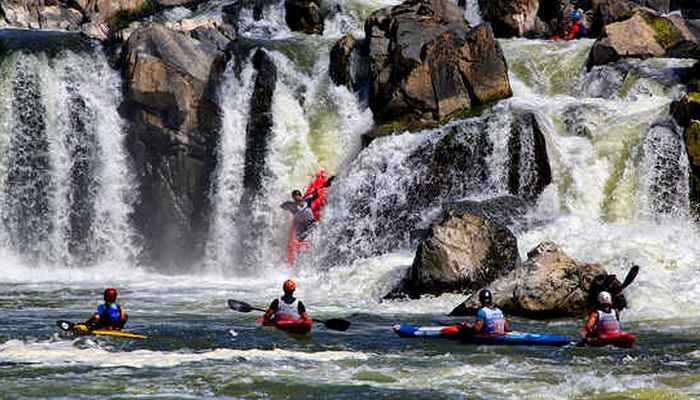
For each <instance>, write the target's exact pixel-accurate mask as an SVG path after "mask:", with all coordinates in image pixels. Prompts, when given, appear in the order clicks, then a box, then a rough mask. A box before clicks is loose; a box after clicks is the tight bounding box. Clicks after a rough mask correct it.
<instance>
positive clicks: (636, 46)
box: [588, 10, 700, 68]
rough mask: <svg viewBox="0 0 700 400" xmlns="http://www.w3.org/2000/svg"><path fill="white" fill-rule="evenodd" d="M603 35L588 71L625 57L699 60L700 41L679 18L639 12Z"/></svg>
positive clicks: (611, 26) (606, 29)
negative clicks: (595, 66)
mask: <svg viewBox="0 0 700 400" xmlns="http://www.w3.org/2000/svg"><path fill="white" fill-rule="evenodd" d="M603 35H604V36H603V37H602V38H600V39H598V41H597V42H596V43H595V45H594V46H593V48H592V49H591V54H590V56H589V60H588V66H589V68H590V67H591V66H594V65H603V64H607V63H611V62H615V61H617V60H619V59H621V58H623V57H633V58H650V57H678V58H689V57H690V58H692V57H700V47H699V45H700V40H699V39H698V38H697V37H696V35H695V34H694V33H693V32H692V31H691V30H690V29H689V28H688V26H687V25H686V23H685V21H684V20H683V18H681V17H679V16H677V15H671V16H669V17H662V16H659V15H655V14H654V13H652V12H650V11H645V10H638V11H637V12H636V13H635V14H634V16H633V17H631V18H629V19H627V20H625V21H622V22H616V23H612V24H608V25H606V26H605V28H604V29H603Z"/></svg>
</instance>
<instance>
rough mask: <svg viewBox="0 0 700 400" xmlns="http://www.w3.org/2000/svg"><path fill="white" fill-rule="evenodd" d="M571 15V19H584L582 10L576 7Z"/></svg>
mask: <svg viewBox="0 0 700 400" xmlns="http://www.w3.org/2000/svg"><path fill="white" fill-rule="evenodd" d="M569 17H571V19H572V20H574V21H580V20H582V19H583V13H582V12H581V10H578V9H576V10H573V11H571V14H570V15H569Z"/></svg>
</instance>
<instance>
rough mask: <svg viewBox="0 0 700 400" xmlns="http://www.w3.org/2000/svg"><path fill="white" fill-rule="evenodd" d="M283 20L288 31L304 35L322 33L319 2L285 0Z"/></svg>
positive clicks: (317, 0) (311, 0)
mask: <svg viewBox="0 0 700 400" xmlns="http://www.w3.org/2000/svg"><path fill="white" fill-rule="evenodd" d="M284 10H285V15H284V19H285V21H286V22H287V25H288V26H289V29H291V30H293V31H298V32H304V33H309V34H311V33H318V34H321V33H323V16H322V15H321V0H285V1H284Z"/></svg>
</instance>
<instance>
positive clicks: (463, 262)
mask: <svg viewBox="0 0 700 400" xmlns="http://www.w3.org/2000/svg"><path fill="white" fill-rule="evenodd" d="M519 261H520V256H519V254H518V244H517V241H516V239H515V236H514V235H513V233H511V232H510V231H509V230H508V229H507V228H505V227H504V226H502V225H499V224H497V223H495V222H493V221H491V220H490V219H488V218H486V217H484V216H481V215H476V214H469V213H463V214H456V213H453V212H450V211H448V212H446V213H445V216H444V218H443V220H442V222H440V223H439V224H436V225H433V226H431V228H430V232H429V234H428V238H427V239H426V240H424V241H423V242H422V243H421V244H420V245H419V246H418V250H417V251H416V257H415V259H414V261H413V265H412V266H411V268H410V270H409V271H408V273H407V275H406V277H405V278H404V279H403V280H402V282H401V283H400V284H399V286H398V287H397V288H396V289H394V291H393V292H392V293H390V294H389V296H388V297H397V296H399V295H402V294H405V295H408V296H410V297H412V298H417V297H420V296H421V295H423V294H434V295H439V294H442V293H444V292H455V291H456V292H463V291H464V290H474V289H477V288H480V287H483V286H485V285H487V284H489V283H490V282H492V281H493V280H494V279H496V278H497V277H499V276H502V275H505V274H507V273H508V272H510V271H512V270H513V269H514V268H515V266H516V265H517V264H518V263H519Z"/></svg>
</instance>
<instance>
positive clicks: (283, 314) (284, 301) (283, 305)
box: [265, 279, 311, 322]
mask: <svg viewBox="0 0 700 400" xmlns="http://www.w3.org/2000/svg"><path fill="white" fill-rule="evenodd" d="M296 288H297V285H296V283H294V281H293V280H291V279H287V280H286V281H284V284H283V285H282V290H283V291H284V296H282V297H280V298H278V299H274V300H272V303H270V307H268V309H267V312H265V320H266V321H269V322H274V321H280V320H310V319H311V317H309V314H307V313H306V307H304V303H302V302H301V300H299V299H297V298H295V297H294V291H295V290H296Z"/></svg>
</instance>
